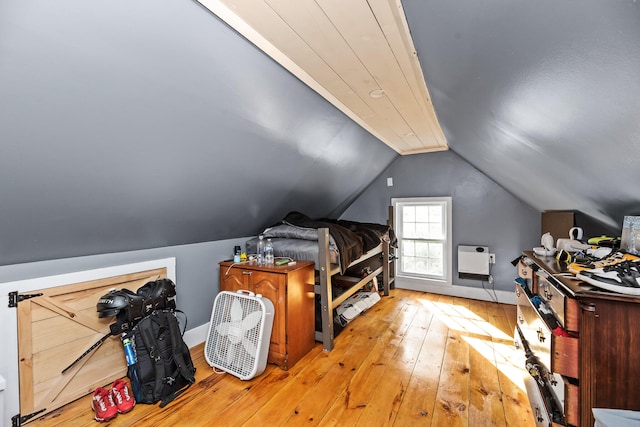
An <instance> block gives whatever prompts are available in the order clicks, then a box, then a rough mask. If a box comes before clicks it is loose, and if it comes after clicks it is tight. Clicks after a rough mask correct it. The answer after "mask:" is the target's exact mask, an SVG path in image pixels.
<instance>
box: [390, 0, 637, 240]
mask: <svg viewBox="0 0 640 427" xmlns="http://www.w3.org/2000/svg"><path fill="white" fill-rule="evenodd" d="M402 3H403V6H404V8H405V13H406V15H407V21H408V23H409V28H410V30H411V34H412V36H413V39H414V44H415V46H416V49H417V51H418V56H419V57H420V59H421V64H422V68H423V70H424V72H425V76H426V81H427V86H428V87H429V89H430V91H431V95H432V101H433V104H434V107H435V110H436V112H437V114H438V120H439V122H440V124H441V126H442V128H443V130H444V132H445V135H446V138H447V141H448V142H449V146H450V148H451V150H453V151H455V152H456V153H458V154H459V155H460V156H461V157H463V158H464V159H466V160H467V161H469V162H470V163H472V164H473V165H474V166H475V167H477V168H478V169H479V170H481V171H482V172H484V173H485V174H486V175H488V176H489V177H491V178H492V179H494V180H495V181H496V182H498V183H499V184H500V185H502V186H503V187H504V188H506V189H507V190H509V191H510V192H511V193H513V194H514V195H516V196H517V197H519V198H521V199H522V200H523V201H525V202H527V203H528V204H530V205H531V206H532V207H534V208H537V209H538V210H541V211H542V210H549V209H579V210H582V211H584V212H585V213H588V214H590V215H592V216H593V217H595V218H597V219H599V220H601V221H603V222H605V223H608V224H610V225H617V228H618V229H619V228H620V225H621V222H622V216H623V215H624V214H628V213H639V212H640V190H639V189H638V184H639V183H640V167H639V165H640V3H638V2H637V1H636V0H612V1H602V0H584V1H583V0H581V1H577V0H569V1H560V2H559V1H555V0H542V1H528V2H526V1H515V2H505V1H498V0H487V1H481V2H479V1H475V0H455V1H425V0H403V2H402Z"/></svg>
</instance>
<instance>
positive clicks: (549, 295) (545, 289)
mask: <svg viewBox="0 0 640 427" xmlns="http://www.w3.org/2000/svg"><path fill="white" fill-rule="evenodd" d="M544 297H545V298H546V299H547V301H551V298H553V293H552V292H549V286H545V287H544Z"/></svg>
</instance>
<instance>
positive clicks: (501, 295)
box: [395, 277, 516, 305]
mask: <svg viewBox="0 0 640 427" xmlns="http://www.w3.org/2000/svg"><path fill="white" fill-rule="evenodd" d="M395 285H396V288H400V289H409V290H412V291H418V292H429V293H432V294H438V295H447V296H451V297H461V298H471V299H477V300H480V301H495V299H496V298H497V299H498V302H499V303H502V304H511V305H515V304H516V296H515V292H509V291H501V290H495V291H494V290H493V289H483V288H471V287H469V286H459V285H450V286H449V285H429V284H418V283H415V281H403V280H402V279H401V278H398V277H396V281H395Z"/></svg>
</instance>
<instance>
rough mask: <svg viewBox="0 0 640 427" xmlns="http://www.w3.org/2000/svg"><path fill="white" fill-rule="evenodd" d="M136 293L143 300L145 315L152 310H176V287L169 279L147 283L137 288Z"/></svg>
mask: <svg viewBox="0 0 640 427" xmlns="http://www.w3.org/2000/svg"><path fill="white" fill-rule="evenodd" d="M136 293H137V294H138V295H140V296H141V297H143V298H144V312H145V313H146V314H148V313H150V312H152V311H153V310H162V309H175V308H176V301H175V296H176V285H175V283H173V282H172V281H171V279H159V280H156V281H153V282H147V283H146V284H145V285H144V286H142V287H140V288H138V290H137V292H136Z"/></svg>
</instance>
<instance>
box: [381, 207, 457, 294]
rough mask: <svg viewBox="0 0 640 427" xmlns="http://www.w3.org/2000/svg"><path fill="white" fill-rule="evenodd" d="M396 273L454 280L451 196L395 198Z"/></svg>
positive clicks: (441, 280)
mask: <svg viewBox="0 0 640 427" xmlns="http://www.w3.org/2000/svg"><path fill="white" fill-rule="evenodd" d="M392 204H393V206H394V218H395V232H396V236H397V237H398V252H399V253H398V254H397V256H398V262H397V264H396V275H397V276H401V277H402V276H404V277H409V278H417V279H430V280H433V281H438V282H446V283H451V197H421V198H411V199H392Z"/></svg>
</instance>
